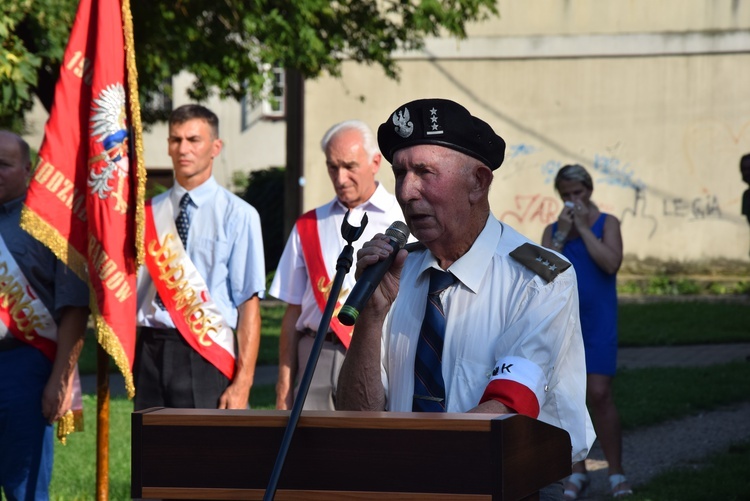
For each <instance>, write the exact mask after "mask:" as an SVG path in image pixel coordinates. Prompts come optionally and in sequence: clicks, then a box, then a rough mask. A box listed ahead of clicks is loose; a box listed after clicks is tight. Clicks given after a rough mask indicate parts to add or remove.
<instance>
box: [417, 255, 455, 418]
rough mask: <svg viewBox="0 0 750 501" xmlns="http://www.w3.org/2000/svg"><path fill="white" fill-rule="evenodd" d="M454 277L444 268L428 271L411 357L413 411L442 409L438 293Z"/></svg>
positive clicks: (441, 325) (442, 325)
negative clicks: (426, 292) (414, 348)
mask: <svg viewBox="0 0 750 501" xmlns="http://www.w3.org/2000/svg"><path fill="white" fill-rule="evenodd" d="M455 281H456V277H454V276H453V275H451V274H450V273H448V272H446V271H441V270H437V269H434V268H433V269H432V270H431V271H430V288H429V291H428V294H427V306H426V307H425V313H424V320H423V321H422V329H421V330H420V331H419V342H418V343H417V356H416V358H415V360H414V402H413V403H412V411H414V412H445V382H444V381H443V372H442V360H443V340H444V339H445V313H444V312H443V304H442V302H441V301H440V293H441V292H443V291H444V290H445V289H447V288H448V287H450V286H451V285H452V284H453V282H455Z"/></svg>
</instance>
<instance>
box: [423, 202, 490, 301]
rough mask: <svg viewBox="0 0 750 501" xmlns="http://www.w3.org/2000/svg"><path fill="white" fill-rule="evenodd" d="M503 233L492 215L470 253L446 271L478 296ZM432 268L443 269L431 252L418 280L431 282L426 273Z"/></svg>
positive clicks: (426, 258) (426, 257)
mask: <svg viewBox="0 0 750 501" xmlns="http://www.w3.org/2000/svg"><path fill="white" fill-rule="evenodd" d="M502 232H503V227H502V224H501V223H500V221H498V220H497V219H496V218H495V216H494V215H492V213H490V215H489V217H488V218H487V222H486V223H485V224H484V229H482V232H481V233H480V234H479V236H478V237H477V238H476V240H474V243H473V244H472V245H471V248H470V249H469V251H468V252H467V253H466V254H464V255H463V256H461V257H460V258H458V260H456V261H455V262H454V263H453V264H451V265H450V266H449V267H448V269H447V270H446V271H450V272H451V273H452V274H453V276H455V277H456V278H457V279H458V280H459V281H460V282H461V283H462V284H464V285H465V286H466V287H467V288H468V289H469V290H471V292H473V293H475V294H476V292H477V291H478V290H479V286H480V285H481V283H482V280H484V278H485V276H486V274H487V268H489V266H490V263H491V262H492V257H493V256H494V254H495V250H496V249H497V244H498V242H499V241H500V237H501V236H502ZM430 268H436V269H438V270H439V269H441V268H440V265H438V262H437V259H435V256H433V255H432V253H431V252H425V253H424V257H423V258H422V263H421V264H420V266H419V273H418V277H419V278H418V279H417V280H418V281H421V280H427V281H429V279H430V274H429V273H425V272H426V271H427V270H429V269H430Z"/></svg>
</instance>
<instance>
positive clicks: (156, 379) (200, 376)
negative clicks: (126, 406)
mask: <svg viewBox="0 0 750 501" xmlns="http://www.w3.org/2000/svg"><path fill="white" fill-rule="evenodd" d="M133 377H134V380H135V402H134V408H135V410H137V411H138V410H143V409H148V408H149V407H172V408H183V409H185V408H187V409H216V408H217V407H218V406H219V398H220V397H221V394H222V393H224V390H226V388H227V386H229V379H227V377H226V376H225V375H224V374H222V373H221V372H220V371H219V370H218V369H217V368H216V367H214V366H213V365H212V364H211V363H210V362H208V361H207V360H206V359H205V358H203V357H202V356H201V355H200V354H199V353H198V352H196V351H195V350H194V349H193V348H191V347H190V345H189V344H188V343H187V341H185V339H184V338H183V337H182V335H180V333H179V332H178V331H177V329H152V328H150V327H142V328H141V331H140V334H139V335H138V340H137V341H136V345H135V363H134V367H133Z"/></svg>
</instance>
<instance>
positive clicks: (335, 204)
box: [329, 181, 394, 220]
mask: <svg viewBox="0 0 750 501" xmlns="http://www.w3.org/2000/svg"><path fill="white" fill-rule="evenodd" d="M376 184H377V187H376V188H375V191H374V192H373V194H372V196H370V198H369V199H368V200H367V201H366V202H364V203H362V204H360V205H358V206H357V207H355V208H354V209H352V214H353V215H356V213H362V212H382V213H385V212H387V211H388V209H390V208H391V205H393V203H394V202H393V197H391V195H390V193H388V191H387V190H386V189H385V187H383V185H382V184H380V182H378V181H376ZM347 210H348V207H347V206H346V205H344V204H342V203H341V201H340V200H339V199H338V198H334V199H333V201H332V202H331V204H330V207H329V211H330V212H329V214H345V213H346V211H347ZM356 219H357V220H359V219H361V216H359V217H357V218H356Z"/></svg>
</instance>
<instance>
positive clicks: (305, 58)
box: [0, 0, 497, 123]
mask: <svg viewBox="0 0 750 501" xmlns="http://www.w3.org/2000/svg"><path fill="white" fill-rule="evenodd" d="M1 3H2V6H0V99H2V101H1V102H0V105H1V106H2V108H1V109H0V120H5V121H6V123H7V120H8V119H9V118H11V119H14V120H17V119H18V118H19V117H22V116H23V113H24V112H25V111H26V110H28V109H29V107H30V106H31V103H32V95H33V94H36V95H37V96H38V97H39V99H40V101H41V102H42V103H43V104H44V106H45V107H46V108H47V109H49V108H50V106H51V104H52V98H53V91H54V82H55V80H56V79H57V75H58V74H59V67H60V61H61V59H62V57H63V51H64V48H65V44H66V42H67V39H68V35H69V32H70V27H71V25H72V22H73V19H74V17H75V9H76V7H77V1H76V0H4V1H3V2H1ZM495 3H496V0H415V1H408V0H338V1H330V0H222V1H218V2H217V1H215V0H148V1H144V0H131V11H132V14H133V25H134V32H135V33H134V36H135V44H136V61H137V67H138V75H139V86H140V91H141V96H143V99H144V102H145V100H146V99H147V98H148V95H149V94H150V93H153V92H157V91H166V92H168V93H169V92H170V91H171V89H170V88H169V84H168V83H165V82H169V78H170V77H171V76H172V75H175V74H177V73H179V72H180V71H188V72H190V73H192V74H194V75H196V76H197V78H196V79H195V82H194V83H193V85H192V87H191V88H190V89H189V95H190V97H191V98H192V99H195V100H199V101H200V100H203V99H205V98H206V97H208V96H209V95H210V94H211V93H213V92H216V93H218V94H219V95H220V96H222V97H233V98H236V99H240V98H242V97H243V96H245V95H247V94H248V93H249V94H250V95H251V96H252V97H254V98H255V99H258V98H261V97H263V92H264V84H265V82H266V80H267V77H268V76H269V74H268V72H269V71H271V69H272V68H273V67H274V66H277V67H283V68H289V69H294V70H296V71H298V72H299V73H300V74H301V75H302V76H303V77H304V78H315V77H317V76H318V75H321V74H322V73H328V74H331V75H334V76H338V75H339V74H340V69H341V63H342V61H344V60H346V59H351V60H354V61H358V62H361V63H365V64H376V65H379V66H381V67H382V68H383V70H384V72H385V73H386V74H387V75H388V76H390V77H392V78H397V76H398V68H397V65H396V63H395V62H394V61H393V59H392V53H393V52H394V51H395V50H398V49H406V50H409V49H418V48H420V47H421V46H422V45H423V41H424V38H425V37H427V36H437V35H449V36H455V37H459V38H463V37H465V36H466V32H465V25H466V23H468V22H470V21H475V20H481V19H486V18H487V17H488V16H490V15H492V14H497V7H496V5H495ZM144 111H145V112H146V113H145V114H144V117H143V118H144V121H145V122H153V121H156V120H159V119H161V118H163V117H162V116H159V115H158V114H153V113H152V114H149V113H147V111H148V106H144Z"/></svg>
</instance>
